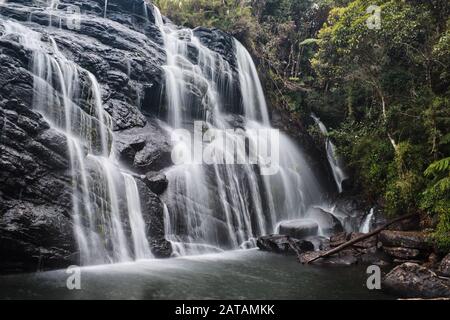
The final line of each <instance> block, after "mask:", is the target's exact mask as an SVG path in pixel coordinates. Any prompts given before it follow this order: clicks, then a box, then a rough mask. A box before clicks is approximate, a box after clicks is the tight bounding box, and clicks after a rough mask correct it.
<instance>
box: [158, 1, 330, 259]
mask: <svg viewBox="0 0 450 320" xmlns="http://www.w3.org/2000/svg"><path fill="white" fill-rule="evenodd" d="M153 11H154V16H155V21H156V25H157V26H158V27H159V29H160V31H161V34H162V39H163V43H164V48H165V51H166V55H167V62H166V65H165V66H164V67H163V68H164V71H165V85H164V92H165V101H164V103H165V107H166V109H167V116H166V119H165V120H166V122H167V124H168V128H167V130H168V132H169V133H172V134H173V133H174V132H175V130H176V129H179V128H185V129H188V130H190V131H192V129H193V128H194V127H195V124H194V123H193V122H194V121H196V120H202V121H203V124H202V126H203V129H204V130H207V129H228V128H236V127H238V128H239V129H237V130H234V131H227V132H226V134H225V138H224V140H225V143H219V142H218V140H219V139H212V140H210V141H209V140H208V141H205V140H202V137H194V144H199V145H203V146H207V147H209V148H210V149H212V150H214V155H215V157H216V160H217V161H216V162H214V163H213V164H208V165H206V164H200V163H198V162H195V161H192V162H188V163H184V164H181V165H176V166H174V167H172V168H170V169H169V170H167V172H166V175H167V178H168V180H169V187H168V190H167V192H166V194H165V195H164V200H165V203H166V208H165V217H166V221H165V224H166V236H167V238H168V240H170V241H171V242H172V246H173V248H174V252H175V254H178V255H186V254H199V253H205V252H214V251H222V250H225V249H236V248H250V247H253V246H255V240H256V237H258V236H260V235H264V234H269V233H272V232H274V231H275V227H276V225H277V223H278V222H279V221H282V220H288V219H295V218H301V217H303V216H304V215H305V213H306V211H307V209H308V208H309V207H310V206H311V205H313V204H318V203H320V202H321V201H322V199H321V195H322V194H323V192H322V191H321V188H320V186H319V184H318V182H317V179H316V177H315V176H314V174H313V172H312V170H311V168H310V167H309V166H308V164H307V162H306V161H305V159H304V157H303V155H302V152H301V151H300V149H299V148H298V146H297V145H296V144H295V143H294V142H292V141H291V140H290V139H289V138H288V137H287V136H286V135H285V134H283V133H280V136H279V144H280V150H279V151H280V154H281V155H282V156H281V157H280V161H279V162H280V163H279V172H278V173H277V174H276V175H272V176H264V175H261V174H260V172H259V171H260V168H259V167H258V166H255V165H250V164H242V163H241V162H237V163H240V164H234V165H233V164H231V165H230V164H224V163H228V162H223V161H222V160H223V158H226V157H227V156H229V154H227V152H228V151H227V150H225V149H224V147H223V146H224V145H234V146H236V149H235V151H236V158H237V159H241V158H245V157H246V147H245V144H243V143H239V142H240V141H243V140H247V141H249V143H250V144H251V143H254V144H257V143H258V139H260V137H258V136H257V135H255V134H254V133H255V132H256V131H257V130H259V129H272V128H271V126H270V120H269V119H270V118H269V113H268V109H267V103H266V100H265V97H264V93H263V90H262V85H261V83H260V80H259V77H258V74H257V71H256V67H255V64H254V62H253V60H252V59H251V56H250V54H249V53H248V51H247V50H246V49H245V48H244V47H243V46H242V44H240V43H239V42H238V41H237V40H235V41H234V43H233V44H232V45H233V47H234V50H235V59H236V67H234V66H233V65H231V64H230V63H229V62H228V61H227V60H226V59H225V58H224V57H223V56H221V55H220V54H218V53H216V52H214V51H212V50H211V49H209V48H207V47H206V46H205V45H203V44H202V43H201V41H200V39H199V38H198V37H197V36H196V34H195V31H193V30H191V29H188V28H179V27H177V26H174V25H173V24H171V23H170V22H164V21H163V18H162V16H161V13H160V12H159V9H158V8H157V7H154V8H153ZM192 52H195V53H196V54H195V56H194V57H193V55H192ZM236 84H238V85H239V88H240V90H241V92H240V96H241V99H240V101H233V96H232V95H233V92H234V91H233V85H236ZM199 97H200V98H199ZM237 100H239V99H237ZM230 101H232V102H234V105H232V104H230ZM236 104H239V105H240V107H239V106H237V105H236ZM181 138H182V137H180V139H181ZM175 139H176V137H175ZM258 156H261V155H260V154H258ZM194 157H195V155H194Z"/></svg>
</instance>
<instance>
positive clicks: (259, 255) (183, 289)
mask: <svg viewBox="0 0 450 320" xmlns="http://www.w3.org/2000/svg"><path fill="white" fill-rule="evenodd" d="M68 276H69V275H68V274H66V273H65V270H58V271H52V272H43V273H35V274H22V275H9V276H1V277H0V298H1V299H18V298H20V299H390V298H391V297H389V296H386V295H384V294H383V293H381V292H380V291H369V290H368V289H367V288H366V285H365V283H366V279H367V275H366V273H365V268H364V267H362V266H361V267H326V268H325V267H313V266H302V265H301V264H299V263H298V262H296V259H295V258H294V257H284V256H279V255H274V254H270V253H264V252H260V251H258V250H249V251H235V252H227V253H223V254H214V255H206V256H198V257H189V258H186V257H185V258H177V259H169V260H149V261H139V262H135V263H130V264H120V265H113V266H97V267H87V268H83V269H82V270H81V290H69V289H67V287H66V280H67V277H68Z"/></svg>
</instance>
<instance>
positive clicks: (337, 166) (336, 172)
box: [311, 114, 348, 193]
mask: <svg viewBox="0 0 450 320" xmlns="http://www.w3.org/2000/svg"><path fill="white" fill-rule="evenodd" d="M311 117H312V118H313V119H314V121H315V122H316V124H317V125H318V126H319V129H320V132H321V133H322V134H323V136H324V137H325V149H326V152H327V159H328V163H329V164H330V167H331V171H332V173H333V178H334V181H335V183H336V186H337V188H338V191H339V193H342V191H343V188H342V182H344V180H346V179H347V178H348V177H347V174H346V173H345V170H344V167H343V164H342V160H341V159H340V158H339V157H338V155H337V154H336V146H335V145H334V144H333V142H332V141H331V140H330V138H329V137H328V130H327V127H326V126H325V125H324V124H323V122H322V121H320V119H319V118H318V117H316V116H315V115H314V114H312V115H311Z"/></svg>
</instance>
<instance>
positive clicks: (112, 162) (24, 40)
mask: <svg viewBox="0 0 450 320" xmlns="http://www.w3.org/2000/svg"><path fill="white" fill-rule="evenodd" d="M51 3H52V6H53V5H55V3H57V1H56V2H55V1H52V2H51ZM2 24H3V25H4V28H5V32H4V35H3V37H10V36H13V37H18V39H19V41H20V43H21V44H22V45H23V46H24V48H26V50H30V51H31V52H32V61H31V65H30V72H31V73H32V74H33V77H34V78H33V79H34V81H33V86H34V96H33V109H34V110H36V111H37V112H39V113H40V114H41V115H42V116H43V117H44V118H45V119H46V120H47V121H48V122H49V123H50V125H51V126H52V127H53V128H55V129H56V130H58V131H60V132H62V133H63V134H64V135H65V136H66V137H67V146H68V154H69V160H70V171H71V173H70V176H71V178H72V182H71V184H72V186H73V220H74V232H75V236H76V239H77V242H78V246H79V249H80V260H81V263H82V264H83V265H91V264H104V263H115V262H124V261H130V260H133V259H142V258H149V257H151V256H152V254H151V253H150V249H149V243H148V239H147V236H146V231H145V230H146V227H145V223H144V220H143V218H142V212H141V203H140V198H139V193H138V191H137V190H138V189H137V184H136V181H135V180H134V178H133V177H132V176H131V175H130V174H128V173H126V172H124V171H123V169H121V168H120V166H119V164H118V161H117V160H116V159H115V157H114V152H112V151H113V148H114V136H113V133H112V119H111V117H110V116H109V114H107V113H106V112H105V111H104V110H103V105H102V104H103V102H102V94H101V89H100V85H99V83H98V82H97V79H96V77H95V76H94V75H93V74H91V73H90V72H88V71H87V70H85V69H83V68H82V67H80V66H79V65H77V64H76V63H74V62H72V61H71V60H69V59H68V58H67V57H66V56H65V55H64V54H63V53H62V52H61V51H60V50H59V48H58V45H57V43H56V41H55V39H54V38H53V37H52V36H51V35H49V34H45V35H44V34H41V33H39V32H36V31H34V30H32V29H31V28H30V27H28V26H25V25H22V24H19V23H17V22H12V21H5V22H2ZM84 102H85V103H84Z"/></svg>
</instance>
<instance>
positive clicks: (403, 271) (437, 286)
mask: <svg viewBox="0 0 450 320" xmlns="http://www.w3.org/2000/svg"><path fill="white" fill-rule="evenodd" d="M383 288H384V290H386V291H388V292H391V293H393V294H395V295H398V296H400V297H402V298H450V282H449V281H448V280H442V279H440V278H439V277H438V276H437V275H436V274H435V273H434V272H433V271H431V270H429V269H427V268H425V267H422V266H420V265H418V264H416V263H409V262H408V263H404V264H402V265H399V266H397V267H396V268H394V269H393V270H392V271H391V272H389V273H388V274H387V275H386V277H385V278H384V280H383Z"/></svg>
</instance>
